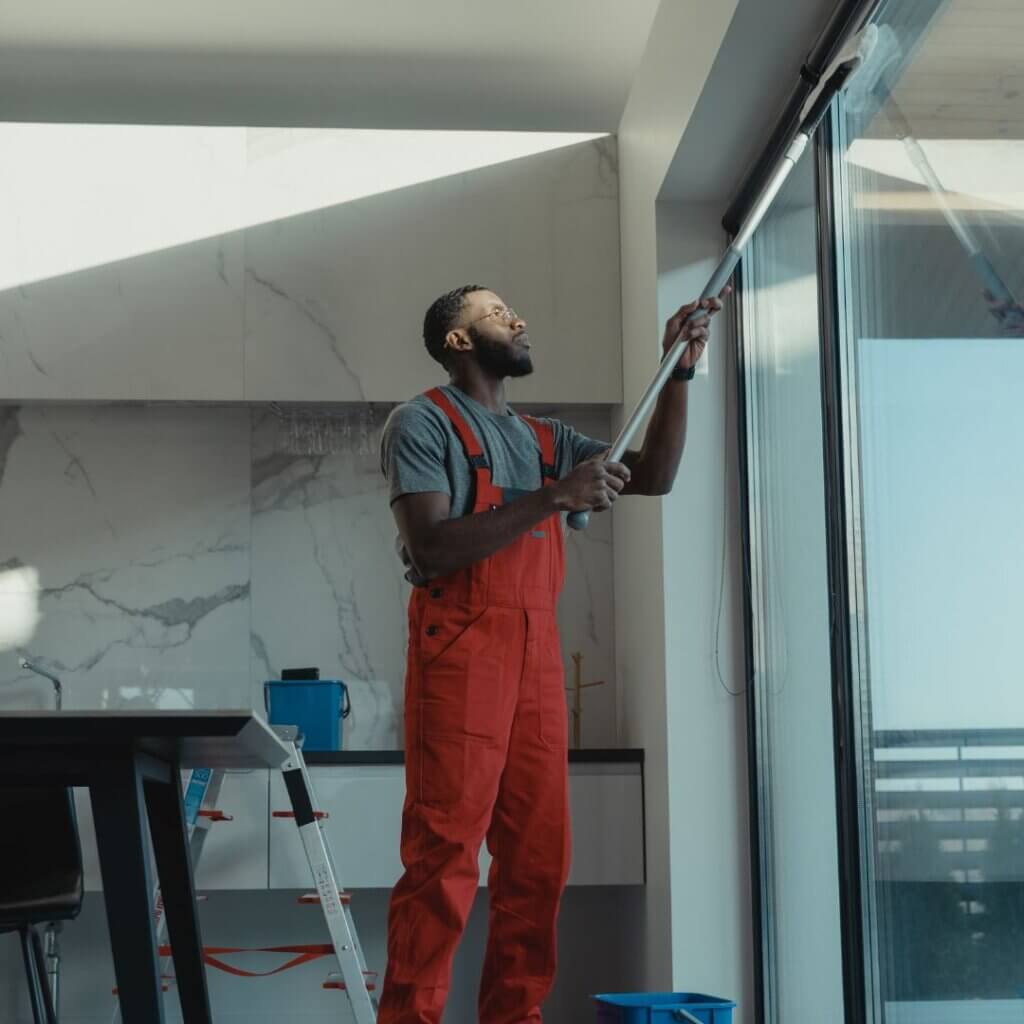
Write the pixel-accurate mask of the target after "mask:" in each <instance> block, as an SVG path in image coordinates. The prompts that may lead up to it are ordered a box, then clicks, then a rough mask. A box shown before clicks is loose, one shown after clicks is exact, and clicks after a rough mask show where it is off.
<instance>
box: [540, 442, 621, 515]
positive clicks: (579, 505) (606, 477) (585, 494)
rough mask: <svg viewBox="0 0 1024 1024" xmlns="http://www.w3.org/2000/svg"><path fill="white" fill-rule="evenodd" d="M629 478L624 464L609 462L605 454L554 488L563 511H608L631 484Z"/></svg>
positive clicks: (558, 504)
mask: <svg viewBox="0 0 1024 1024" xmlns="http://www.w3.org/2000/svg"><path fill="white" fill-rule="evenodd" d="M629 476H630V474H629V469H628V468H627V467H626V466H624V465H623V464H622V463H621V462H606V461H605V457H604V455H595V456H594V457H593V458H590V459H587V460H586V462H581V463H580V464H579V465H578V466H577V467H576V468H575V469H574V470H573V471H572V472H571V473H570V474H569V475H568V476H564V477H562V479H561V480H559V481H558V483H554V484H551V485H550V486H551V488H552V490H553V491H554V498H555V503H556V504H557V506H558V509H559V511H560V512H604V511H605V510H606V509H609V508H611V507H612V502H614V501H615V499H616V498H617V497H618V496H619V492H620V491H621V490H622V488H623V487H625V486H626V484H627V483H629Z"/></svg>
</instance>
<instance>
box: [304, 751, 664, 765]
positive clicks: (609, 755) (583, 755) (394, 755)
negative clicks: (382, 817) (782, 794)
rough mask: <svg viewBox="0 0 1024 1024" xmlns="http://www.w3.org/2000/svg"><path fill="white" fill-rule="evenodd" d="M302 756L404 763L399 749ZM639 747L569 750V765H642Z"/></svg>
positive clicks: (309, 760) (313, 761)
mask: <svg viewBox="0 0 1024 1024" xmlns="http://www.w3.org/2000/svg"><path fill="white" fill-rule="evenodd" d="M304 753H305V759H306V764H307V765H309V766H310V767H312V766H314V765H326V764H404V763H405V752H404V751H401V750H310V751H308V752H304ZM643 763H644V752H643V750H642V749H641V748H625V749H621V750H620V749H614V748H610V747H606V748H595V749H593V750H570V751H569V764H643Z"/></svg>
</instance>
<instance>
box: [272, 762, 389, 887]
mask: <svg viewBox="0 0 1024 1024" xmlns="http://www.w3.org/2000/svg"><path fill="white" fill-rule="evenodd" d="M309 771H310V776H311V778H312V780H313V788H314V789H315V790H316V801H317V804H318V806H317V807H315V808H314V809H315V810H323V811H326V812H327V815H328V817H327V818H326V819H325V820H324V825H325V831H326V834H327V842H328V843H329V845H330V847H331V854H332V856H333V858H334V863H335V866H336V867H337V870H338V874H339V876H340V877H339V878H338V883H339V884H340V885H341V887H342V888H343V889H356V888H385V889H387V888H391V886H393V885H394V884H395V882H396V881H397V880H398V877H399V875H400V874H401V872H402V862H401V860H400V858H399V851H398V845H399V838H400V836H401V826H402V802H403V800H404V799H405V769H404V768H403V766H402V765H400V764H396V765H390V764H387V765H338V766H336V767H335V766H331V767H327V766H324V767H315V768H310V770H309ZM291 809H292V806H291V802H290V801H289V799H288V793H287V791H286V790H285V786H284V780H283V779H282V777H281V773H280V772H274V773H273V775H272V776H271V780H270V813H271V818H270V887H271V889H312V887H313V883H312V880H311V879H310V874H309V864H308V863H307V861H306V855H305V853H304V852H303V849H302V840H301V839H300V838H299V830H298V829H297V828H296V826H295V821H294V819H293V818H282V817H274V814H275V812H276V813H278V814H280V813H281V812H291Z"/></svg>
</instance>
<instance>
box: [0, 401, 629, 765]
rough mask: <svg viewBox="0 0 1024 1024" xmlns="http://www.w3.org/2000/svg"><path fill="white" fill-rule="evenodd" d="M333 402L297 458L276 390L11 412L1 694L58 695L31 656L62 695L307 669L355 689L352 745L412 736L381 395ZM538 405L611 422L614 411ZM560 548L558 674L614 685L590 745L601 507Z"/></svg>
mask: <svg viewBox="0 0 1024 1024" xmlns="http://www.w3.org/2000/svg"><path fill="white" fill-rule="evenodd" d="M340 410H341V412H340V414H339V416H338V419H337V421H336V422H335V424H334V426H335V429H334V431H333V433H332V434H331V436H330V438H329V441H330V443H329V445H328V446H327V447H328V448H329V449H331V451H330V452H329V453H328V454H323V455H303V454H295V452H294V450H291V449H293V447H294V446H293V444H292V442H291V435H290V433H289V432H288V430H287V428H286V424H284V423H283V421H282V420H281V419H280V417H279V416H278V415H276V414H275V413H274V412H273V411H271V410H270V409H269V408H268V407H254V408H252V409H250V408H248V407H234V408H232V407H223V406H206V407H203V406H185V405H166V406H152V405H150V406H125V405H117V406H113V405H91V406H85V405H33V406H21V407H13V406H7V407H0V612H4V613H5V614H4V624H5V627H6V628H7V632H6V634H5V635H0V708H3V707H49V706H51V705H52V700H53V696H52V691H51V689H50V685H49V684H48V683H47V682H46V681H45V680H43V679H40V678H38V677H36V676H33V675H32V674H30V673H28V672H26V671H24V670H22V669H21V668H20V667H19V658H20V656H21V655H22V654H24V655H27V656H29V657H30V658H31V659H33V660H35V661H37V662H38V663H39V664H40V665H41V666H42V667H43V668H45V669H47V670H48V671H51V672H54V673H55V674H56V675H58V676H60V678H61V679H62V681H63V683H64V706H65V707H66V708H69V709H72V708H105V707H130V706H142V707H165V708H171V707H197V708H203V707H207V708H215V707H239V706H253V707H256V708H261V707H262V706H263V683H264V681H265V680H267V679H269V678H278V677H279V675H280V671H281V670H282V669H283V668H287V667H298V666H307V665H316V666H318V667H319V669H320V673H321V678H340V679H342V680H344V681H345V683H346V684H347V685H348V687H349V691H350V696H351V701H352V713H351V715H350V717H349V718H348V719H347V720H346V722H345V726H344V744H345V746H346V747H349V748H351V749H393V748H395V747H400V746H401V745H402V710H401V709H402V695H403V681H404V674H405V647H406V602H407V599H408V593H409V590H410V587H409V585H408V584H407V583H406V582H405V580H404V579H403V576H402V567H401V564H400V562H399V560H398V558H397V557H396V555H395V549H394V540H395V533H396V530H395V525H394V520H393V519H392V517H391V514H390V511H389V508H388V498H387V487H386V482H385V480H384V478H383V476H382V474H381V472H380V466H379V457H378V443H379V428H380V427H381V426H382V425H383V422H384V419H385V417H386V413H387V408H385V407H379V406H378V407H371V406H368V405H356V404H350V405H346V406H342V407H340ZM531 411H535V412H540V413H542V414H547V415H555V416H561V417H562V418H564V419H566V420H567V421H570V422H572V423H573V424H574V425H575V426H576V427H577V428H578V429H581V430H583V431H584V433H589V434H590V435H591V436H595V437H605V436H607V433H608V430H609V426H608V414H607V413H606V412H605V411H603V410H595V409H580V408H574V409H571V410H570V409H557V408H545V409H543V410H539V409H533V410H531ZM308 440H309V439H308V438H303V437H300V438H299V441H300V447H301V445H302V444H303V443H306V442H307V441H308ZM303 450H309V446H308V445H307V448H306V449H303ZM566 554H567V578H566V586H565V590H564V592H563V596H562V600H561V602H560V605H559V621H560V624H561V632H562V650H563V656H564V659H563V660H564V664H565V667H566V673H567V676H566V683H567V685H568V683H569V682H570V681H571V671H572V662H571V660H570V654H571V652H572V651H575V650H580V651H582V652H583V655H584V676H585V681H587V682H589V681H593V680H595V679H602V680H605V681H606V685H605V686H602V687H597V688H594V689H590V690H588V691H586V692H585V694H584V708H585V711H584V728H583V742H584V745H588V746H600V745H612V744H614V742H615V727H614V720H615V716H614V706H615V693H614V629H613V624H612V550H611V521H610V519H609V517H607V516H594V517H593V519H592V522H591V526H590V528H589V529H588V530H587V531H586V532H585V533H580V534H572V533H570V534H569V535H568V536H567V545H566ZM5 636H6V637H7V639H6V641H5Z"/></svg>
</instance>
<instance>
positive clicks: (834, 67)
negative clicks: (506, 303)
mask: <svg viewBox="0 0 1024 1024" xmlns="http://www.w3.org/2000/svg"><path fill="white" fill-rule="evenodd" d="M876 36H877V33H876V31H875V30H874V26H872V25H869V26H867V27H866V28H864V29H863V30H862V31H860V32H859V33H857V34H856V35H855V36H854V37H853V38H852V39H851V40H850V41H849V43H847V44H846V46H844V47H843V49H842V50H841V51H840V53H839V55H838V56H837V57H836V58H835V60H834V61H832V63H831V64H830V66H829V67H828V68H827V69H826V70H825V73H824V74H822V76H821V78H820V79H819V83H818V85H817V86H816V88H814V89H813V90H812V91H811V93H810V94H809V95H808V97H807V99H806V101H805V102H804V104H803V106H802V107H801V109H800V121H799V127H798V128H797V129H796V133H795V134H794V136H793V139H792V141H791V142H790V143H789V145H788V146H787V147H786V148H785V150H784V151H783V153H782V156H781V157H780V159H779V160H778V162H777V163H776V165H775V167H774V169H773V170H772V171H771V173H770V175H769V176H768V179H767V181H766V183H765V185H764V186H763V188H762V189H761V191H760V193H759V194H758V196H757V198H756V200H755V201H754V203H753V204H752V205H751V207H750V209H749V211H748V212H747V214H746V216H745V217H744V218H743V221H742V223H741V224H740V226H739V229H738V230H737V232H736V233H735V235H734V237H733V240H732V241H731V242H730V243H729V247H728V248H727V249H726V251H725V253H724V255H723V256H722V258H721V260H720V261H719V263H718V266H717V267H716V268H715V270H714V273H712V275H711V278H710V280H709V281H708V283H707V285H706V286H705V287H704V290H703V291H702V292H701V293H700V298H701V300H704V299H708V298H711V297H712V296H716V295H718V294H719V292H721V290H722V289H723V288H724V287H725V285H726V284H727V282H728V281H729V278H730V277H732V273H733V271H734V270H735V269H736V265H737V264H738V263H739V261H740V259H741V258H742V256H743V250H744V249H745V248H746V246H747V243H748V242H749V241H750V238H751V236H752V235H753V234H754V232H755V231H756V230H757V228H758V225H760V223H761V221H762V220H763V219H764V216H765V214H766V213H767V212H768V210H769V209H770V208H771V205H772V203H773V202H774V200H775V197H776V196H777V195H778V193H779V190H780V189H781V188H782V186H783V184H785V181H786V179H787V178H788V177H789V173H790V171H792V169H793V167H794V166H795V165H796V162H797V161H798V160H799V159H800V157H801V155H802V154H803V151H804V150H805V149H806V148H807V144H808V142H810V139H811V136H812V135H813V134H814V131H815V129H816V128H817V127H818V124H819V122H820V121H821V119H822V118H823V117H824V116H825V111H826V110H828V107H829V104H830V103H831V102H832V100H833V99H834V98H835V96H836V94H837V93H838V92H839V91H840V90H841V89H843V88H844V87H845V86H846V84H847V83H848V82H849V80H850V78H851V76H852V75H853V74H855V73H856V71H857V70H858V68H860V67H861V65H862V64H863V63H864V62H865V60H866V59H867V57H868V54H869V51H870V49H871V47H872V46H873V45H874V42H875V39H876ZM706 312H707V311H706V310H705V309H703V308H702V307H701V306H698V307H697V308H696V309H695V310H694V311H693V312H692V313H691V314H690V316H689V317H687V322H689V321H690V320H696V319H698V318H699V317H702V316H705V315H706ZM688 344H689V342H688V341H687V339H685V338H680V339H679V340H678V341H676V343H675V344H674V345H673V346H672V348H670V349H669V351H668V353H667V354H666V356H665V358H664V359H663V360H662V361H661V366H660V367H659V368H658V372H657V374H656V375H655V377H654V380H652V381H651V383H650V384H649V385H648V386H647V390H646V391H645V392H644V393H643V396H642V397H641V399H640V401H639V403H638V404H637V407H636V408H635V409H634V410H633V414H632V415H631V416H630V417H629V420H628V421H627V422H626V425H625V426H624V427H623V428H622V430H621V431H620V432H619V436H618V437H617V438H616V439H615V442H614V444H612V446H611V449H610V450H609V451H608V453H607V455H606V456H605V457H606V459H607V461H609V462H618V461H620V460H621V458H622V456H623V455H624V454H625V452H626V449H627V448H628V447H629V442H630V440H631V439H632V437H633V435H634V434H635V433H636V431H637V429H638V428H639V427H640V424H641V423H643V421H644V420H645V419H646V417H647V414H648V413H649V412H650V411H651V407H652V406H653V405H654V402H655V401H656V400H657V397H658V395H659V393H660V392H661V389H662V387H664V385H665V381H667V380H668V378H669V375H670V374H671V373H672V371H673V369H675V365H676V363H677V362H678V361H679V357H680V356H681V355H682V354H683V349H684V348H686V346H687V345H688ZM589 521H590V513H589V512H571V513H570V514H569V516H568V522H569V525H570V526H571V527H572V528H573V529H574V530H582V529H584V528H585V527H586V525H587V523H588V522H589Z"/></svg>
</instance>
